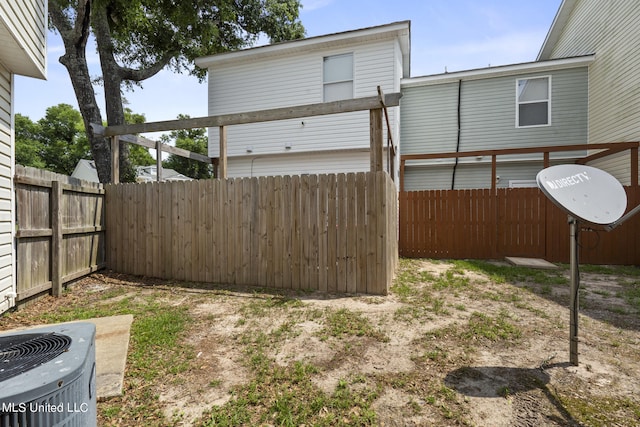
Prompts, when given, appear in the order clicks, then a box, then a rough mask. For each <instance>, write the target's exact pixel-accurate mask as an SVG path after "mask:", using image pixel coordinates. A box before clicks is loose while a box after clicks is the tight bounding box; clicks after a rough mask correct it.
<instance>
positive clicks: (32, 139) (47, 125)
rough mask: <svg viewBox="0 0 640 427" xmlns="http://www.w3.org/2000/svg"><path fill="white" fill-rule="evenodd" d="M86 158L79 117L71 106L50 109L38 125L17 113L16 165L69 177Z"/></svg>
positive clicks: (65, 105)
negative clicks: (46, 170) (81, 160)
mask: <svg viewBox="0 0 640 427" xmlns="http://www.w3.org/2000/svg"><path fill="white" fill-rule="evenodd" d="M89 157H90V153H89V143H88V142H87V137H86V135H85V132H84V123H83V121H82V115H81V114H80V113H79V112H78V111H77V110H75V109H74V108H73V107H72V106H71V105H68V104H58V105H55V106H53V107H49V108H47V112H46V114H45V116H44V117H43V118H41V119H40V120H38V121H37V122H33V121H32V120H31V119H29V118H28V117H25V116H22V115H20V114H16V162H17V163H19V164H23V165H25V166H33V167H37V168H40V169H48V170H50V171H53V172H57V173H61V174H65V175H71V173H72V172H73V169H74V168H75V167H76V164H77V163H78V160H80V159H88V158H89Z"/></svg>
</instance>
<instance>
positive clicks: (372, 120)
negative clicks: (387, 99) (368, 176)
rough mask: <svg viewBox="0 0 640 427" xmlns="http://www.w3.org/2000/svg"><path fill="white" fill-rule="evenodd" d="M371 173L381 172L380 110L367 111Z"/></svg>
mask: <svg viewBox="0 0 640 427" xmlns="http://www.w3.org/2000/svg"><path fill="white" fill-rule="evenodd" d="M369 139H370V145H371V148H370V149H371V172H382V108H374V109H372V110H369Z"/></svg>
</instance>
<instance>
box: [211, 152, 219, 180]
mask: <svg viewBox="0 0 640 427" xmlns="http://www.w3.org/2000/svg"><path fill="white" fill-rule="evenodd" d="M211 164H212V165H213V177H214V178H220V175H218V165H219V164H220V158H219V157H212V158H211Z"/></svg>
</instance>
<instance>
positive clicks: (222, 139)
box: [218, 126, 227, 179]
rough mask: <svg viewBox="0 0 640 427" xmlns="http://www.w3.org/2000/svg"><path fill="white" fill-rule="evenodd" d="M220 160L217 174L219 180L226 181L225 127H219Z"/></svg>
mask: <svg viewBox="0 0 640 427" xmlns="http://www.w3.org/2000/svg"><path fill="white" fill-rule="evenodd" d="M219 129H220V160H219V161H218V172H219V173H220V175H219V177H218V178H220V179H227V127H226V126H220V127H219Z"/></svg>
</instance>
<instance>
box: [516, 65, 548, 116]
mask: <svg viewBox="0 0 640 427" xmlns="http://www.w3.org/2000/svg"><path fill="white" fill-rule="evenodd" d="M544 78H546V79H548V80H549V85H548V86H547V90H548V93H547V118H548V120H547V123H546V124H544V125H527V126H520V104H529V103H535V102H540V101H531V102H519V101H518V83H519V82H520V81H521V80H534V79H544ZM551 87H552V84H551V75H546V76H533V77H522V78H517V79H516V128H517V129H529V128H540V127H548V126H551Z"/></svg>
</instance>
